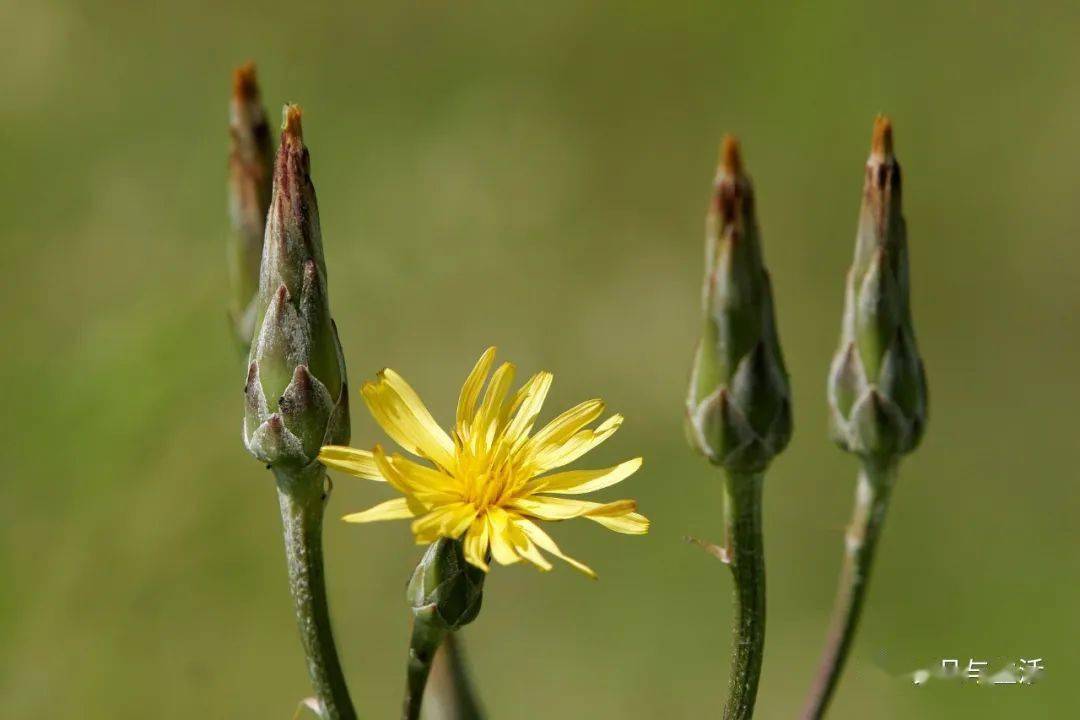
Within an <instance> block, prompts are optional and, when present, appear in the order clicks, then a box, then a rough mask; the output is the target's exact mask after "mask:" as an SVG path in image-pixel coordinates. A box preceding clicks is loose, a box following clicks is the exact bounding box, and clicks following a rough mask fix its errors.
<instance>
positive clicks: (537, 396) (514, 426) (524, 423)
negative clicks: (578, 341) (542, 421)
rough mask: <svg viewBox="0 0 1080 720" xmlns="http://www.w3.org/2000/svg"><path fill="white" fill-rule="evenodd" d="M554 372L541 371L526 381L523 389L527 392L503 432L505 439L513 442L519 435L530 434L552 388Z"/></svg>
mask: <svg viewBox="0 0 1080 720" xmlns="http://www.w3.org/2000/svg"><path fill="white" fill-rule="evenodd" d="M551 381H552V374H551V373H549V372H540V373H537V374H536V375H533V376H532V378H530V379H529V382H527V383H525V386H524V387H523V388H522V390H523V391H524V393H525V396H524V398H523V399H522V401H521V407H520V408H518V411H517V414H516V415H514V419H513V420H511V421H510V424H509V425H508V426H507V428H506V432H504V433H503V436H502V437H503V439H504V440H505V441H506V442H507V443H510V444H513V443H514V442H515V441H516V440H517V439H518V438H519V437H522V436H524V435H528V434H529V432H530V431H531V430H532V426H533V424H534V423H535V422H536V417H537V416H538V415H539V414H540V408H541V407H543V405H544V400H545V399H546V398H547V394H548V391H549V390H550V389H551Z"/></svg>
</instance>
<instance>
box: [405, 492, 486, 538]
mask: <svg viewBox="0 0 1080 720" xmlns="http://www.w3.org/2000/svg"><path fill="white" fill-rule="evenodd" d="M475 518H476V508H475V507H474V506H473V504H472V503H464V502H457V503H451V504H449V505H440V506H438V507H436V508H434V509H433V510H432V511H431V512H429V513H428V514H427V515H424V516H423V517H420V518H417V519H416V520H414V521H413V524H412V532H413V535H415V536H416V540H417V542H420V543H425V542H432V541H434V540H435V539H436V538H440V537H448V538H457V537H459V536H460V535H461V534H462V533H463V532H465V531H466V530H467V529H468V528H469V525H471V524H472V521H473V520H474V519H475Z"/></svg>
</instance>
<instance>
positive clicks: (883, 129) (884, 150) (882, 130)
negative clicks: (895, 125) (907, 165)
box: [870, 115, 893, 158]
mask: <svg viewBox="0 0 1080 720" xmlns="http://www.w3.org/2000/svg"><path fill="white" fill-rule="evenodd" d="M870 153H871V154H873V155H880V156H881V157H885V158H889V157H892V154H893V142H892V120H890V119H889V117H888V116H887V115H878V116H877V118H875V119H874V135H873V137H872V138H871V140H870Z"/></svg>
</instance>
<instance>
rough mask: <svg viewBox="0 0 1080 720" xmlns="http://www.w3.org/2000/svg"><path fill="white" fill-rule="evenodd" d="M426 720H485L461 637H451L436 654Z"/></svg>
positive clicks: (427, 693)
mask: <svg viewBox="0 0 1080 720" xmlns="http://www.w3.org/2000/svg"><path fill="white" fill-rule="evenodd" d="M423 716H424V720H483V717H484V713H483V711H482V710H481V708H480V701H479V699H478V698H477V697H476V692H475V690H474V689H473V686H472V683H471V682H470V681H469V673H468V669H467V667H466V663H465V657H464V653H463V652H462V649H461V638H459V637H458V634H457V633H454V632H452V633H447V635H446V639H445V640H444V641H443V644H442V646H441V647H440V648H439V649H438V651H437V652H436V653H435V660H434V662H433V664H432V666H431V675H430V677H429V678H428V687H427V690H426V691H425V692H424V715H423Z"/></svg>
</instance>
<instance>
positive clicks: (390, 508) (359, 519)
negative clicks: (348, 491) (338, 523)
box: [342, 497, 413, 523]
mask: <svg viewBox="0 0 1080 720" xmlns="http://www.w3.org/2000/svg"><path fill="white" fill-rule="evenodd" d="M412 516H413V513H412V510H410V509H409V504H408V502H407V501H406V500H405V498H403V497H400V498H394V499H393V500H387V501H386V502H383V503H379V504H378V505H376V506H375V507H372V508H368V509H367V510H364V511H363V512H357V513H352V514H350V515H346V516H345V517H343V518H342V520H344V521H345V522H350V523H366V522H375V521H376V520H401V519H402V518H410V517H412Z"/></svg>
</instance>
